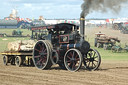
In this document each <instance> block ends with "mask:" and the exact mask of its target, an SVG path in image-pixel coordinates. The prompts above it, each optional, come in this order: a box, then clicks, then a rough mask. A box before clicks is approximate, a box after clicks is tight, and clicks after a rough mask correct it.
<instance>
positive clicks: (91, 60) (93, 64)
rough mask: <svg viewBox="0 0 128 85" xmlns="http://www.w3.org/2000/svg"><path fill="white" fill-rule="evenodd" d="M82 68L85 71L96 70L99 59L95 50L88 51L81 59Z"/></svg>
mask: <svg viewBox="0 0 128 85" xmlns="http://www.w3.org/2000/svg"><path fill="white" fill-rule="evenodd" d="M83 63H84V67H85V68H86V69H87V70H90V71H91V70H97V69H98V67H99V66H100V63H101V57H100V54H99V52H98V51H97V50H95V49H90V50H89V51H88V53H87V54H86V55H84V59H83Z"/></svg>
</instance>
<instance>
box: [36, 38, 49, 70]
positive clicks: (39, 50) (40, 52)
mask: <svg viewBox="0 0 128 85" xmlns="http://www.w3.org/2000/svg"><path fill="white" fill-rule="evenodd" d="M48 59H49V49H48V46H47V45H46V43H45V42H44V41H38V42H37V43H36V45H35V47H34V51H33V61H34V64H35V66H36V67H37V68H39V69H44V68H45V67H46V65H47V62H48Z"/></svg>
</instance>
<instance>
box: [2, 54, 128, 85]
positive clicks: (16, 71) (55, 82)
mask: <svg viewBox="0 0 128 85" xmlns="http://www.w3.org/2000/svg"><path fill="white" fill-rule="evenodd" d="M39 84H40V85H127V84H128V61H106V60H105V61H102V64H101V67H100V69H99V70H98V71H91V72H90V71H86V70H83V69H82V70H80V71H79V72H69V71H67V70H61V69H60V68H59V67H58V66H54V67H52V68H51V69H50V70H39V69H37V68H35V67H16V66H11V65H9V66H4V65H3V63H2V57H1V56H0V85H39Z"/></svg>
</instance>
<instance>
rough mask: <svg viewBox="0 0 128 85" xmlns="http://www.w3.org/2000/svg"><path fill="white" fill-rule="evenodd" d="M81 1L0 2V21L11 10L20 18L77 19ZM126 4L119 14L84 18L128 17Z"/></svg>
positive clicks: (101, 14)
mask: <svg viewBox="0 0 128 85" xmlns="http://www.w3.org/2000/svg"><path fill="white" fill-rule="evenodd" d="M82 3H83V0H0V19H3V18H4V17H7V16H9V14H10V13H11V10H12V9H14V8H15V9H17V10H18V16H19V17H22V18H38V17H39V16H44V18H47V19H60V18H61V19H78V18H79V17H80V13H81V4H82ZM127 9H128V3H125V4H123V5H122V9H121V11H120V12H119V14H115V13H112V12H111V11H108V12H107V13H101V12H99V11H98V12H95V11H94V12H92V13H90V14H89V15H88V16H87V17H86V18H124V17H128V10H127Z"/></svg>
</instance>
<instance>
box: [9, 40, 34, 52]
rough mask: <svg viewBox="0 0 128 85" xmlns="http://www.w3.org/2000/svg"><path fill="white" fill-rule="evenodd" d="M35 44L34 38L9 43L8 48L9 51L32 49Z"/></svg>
mask: <svg viewBox="0 0 128 85" xmlns="http://www.w3.org/2000/svg"><path fill="white" fill-rule="evenodd" d="M34 45H35V41H34V40H24V41H15V42H9V43H8V49H9V51H32V50H33V47H34Z"/></svg>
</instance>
